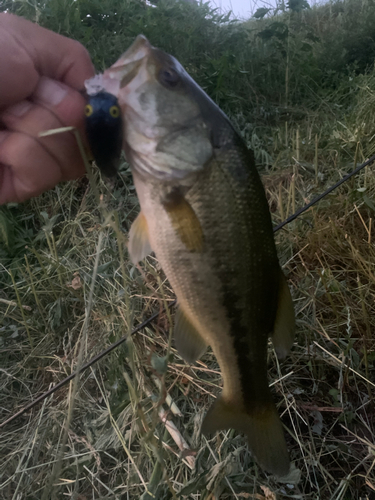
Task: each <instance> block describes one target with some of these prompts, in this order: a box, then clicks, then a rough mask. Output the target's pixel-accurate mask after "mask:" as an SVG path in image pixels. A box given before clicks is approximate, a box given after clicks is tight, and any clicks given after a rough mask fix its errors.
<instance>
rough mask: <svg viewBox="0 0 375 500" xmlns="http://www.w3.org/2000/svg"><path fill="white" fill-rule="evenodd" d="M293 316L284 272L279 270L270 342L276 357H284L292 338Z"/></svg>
mask: <svg viewBox="0 0 375 500" xmlns="http://www.w3.org/2000/svg"><path fill="white" fill-rule="evenodd" d="M294 332H295V316H294V307H293V301H292V296H291V295H290V290H289V287H288V283H287V281H286V278H285V276H284V273H283V272H282V271H281V270H280V284H279V295H278V304H277V313H276V320H275V324H274V329H273V333H272V343H273V345H274V348H275V351H276V354H277V357H278V358H279V359H284V358H285V357H286V355H287V354H288V353H289V351H290V349H291V347H292V345H293V340H294Z"/></svg>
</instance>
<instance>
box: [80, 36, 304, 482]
mask: <svg viewBox="0 0 375 500" xmlns="http://www.w3.org/2000/svg"><path fill="white" fill-rule="evenodd" d="M100 78H101V80H100V82H101V83H100V85H102V86H103V88H105V89H106V90H107V91H109V92H112V93H113V94H114V95H115V96H116V97H117V98H118V102H119V106H120V107H121V110H122V115H123V120H124V135H123V147H124V151H125V156H126V158H127V161H128V162H129V163H130V166H131V170H132V175H133V179H134V184H135V187H136V191H137V195H138V198H139V202H140V207H141V211H140V213H139V215H138V216H137V218H136V219H135V221H134V223H133V224H132V227H131V229H130V232H129V245H128V249H129V254H130V257H131V260H132V261H133V263H137V262H139V261H141V260H142V259H144V258H145V257H146V256H147V255H148V254H149V253H150V252H152V251H153V252H155V255H156V257H157V259H158V261H159V263H160V264H161V267H162V268H163V270H164V272H165V274H166V276H167V278H168V280H169V282H170V283H171V285H172V288H173V290H174V292H175V294H176V297H177V303H178V307H177V311H176V315H175V325H174V340H175V345H176V348H177V350H178V352H179V353H180V355H181V356H182V358H184V360H185V361H186V362H188V363H194V362H196V361H197V360H198V359H199V358H200V357H201V356H202V355H203V354H204V353H205V351H206V349H207V347H208V346H210V347H211V348H212V351H213V353H214V354H215V356H216V359H217V361H218V364H219V366H220V370H221V374H222V379H223V388H222V393H221V395H219V397H218V398H217V399H216V401H215V402H214V403H213V405H212V406H211V408H210V409H209V410H208V412H207V414H206V416H205V418H204V420H203V424H202V432H203V433H205V434H210V433H213V432H216V431H219V430H224V429H229V428H233V429H236V430H237V431H239V432H242V433H244V434H246V436H247V440H248V445H249V449H250V450H251V452H252V454H253V456H254V457H255V459H256V460H257V461H258V463H259V464H260V466H261V467H262V468H264V469H265V470H266V471H268V472H270V473H272V474H274V475H276V476H285V475H286V474H287V473H288V471H289V469H290V458H289V453H288V449H287V444H286V440H285V436H284V431H283V426H282V423H281V420H280V418H279V416H278V413H277V409H276V406H275V403H274V401H273V398H272V394H271V391H270V389H269V385H268V378H267V351H268V338H269V337H271V338H272V342H273V345H274V348H275V351H276V353H277V355H278V357H279V358H280V359H283V358H285V356H286V355H287V354H288V352H289V351H290V349H291V347H292V344H293V340H294V331H295V316H294V309H293V302H292V298H291V294H290V291H289V287H288V284H287V280H286V278H285V276H284V274H283V272H282V269H281V267H280V264H279V261H278V257H277V253H276V246H275V241H274V236H273V230H272V221H271V216H270V211H269V207H268V202H267V199H266V195H265V191H264V188H263V184H262V182H261V179H260V176H259V173H258V171H257V168H256V165H255V160H254V155H253V153H252V151H250V150H249V149H248V148H247V146H246V144H245V143H244V141H243V139H242V138H241V136H240V135H239V133H238V132H237V131H236V130H235V128H234V126H233V125H232V124H231V122H230V121H229V119H228V117H227V116H226V115H225V114H224V113H223V111H222V110H221V109H220V108H219V107H218V106H217V105H216V104H215V103H214V102H213V101H212V100H211V99H210V97H209V96H208V95H207V94H206V93H205V92H204V91H203V89H202V88H200V87H199V86H198V84H197V83H196V82H195V81H194V80H193V79H192V78H191V77H190V75H189V74H188V73H187V72H186V71H185V69H184V68H183V67H182V65H181V64H180V63H179V62H178V61H177V60H176V59H175V58H174V57H173V56H171V55H169V54H167V53H165V52H163V51H162V50H159V49H157V48H155V47H153V46H152V45H151V44H150V42H149V41H148V40H147V39H146V38H145V37H144V36H142V35H139V36H138V37H137V38H136V40H135V42H134V43H133V45H131V47H130V48H129V49H128V50H127V51H126V52H125V53H124V54H123V55H122V56H121V57H120V59H119V60H118V61H117V62H116V63H115V64H114V65H113V66H111V67H110V68H108V69H107V70H106V71H105V72H104V73H103V75H101V77H100ZM89 85H90V83H89Z"/></svg>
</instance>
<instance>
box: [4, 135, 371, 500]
mask: <svg viewBox="0 0 375 500" xmlns="http://www.w3.org/2000/svg"><path fill="white" fill-rule="evenodd" d="M279 132H280V133H281V132H282V131H279ZM299 136H300V139H301V147H300V151H299V155H300V162H301V163H298V162H297V161H295V160H292V161H291V162H287V161H283V160H280V165H279V167H278V168H277V169H276V168H275V169H273V170H272V171H269V172H268V173H266V174H265V175H264V176H263V180H264V183H265V186H266V192H267V196H268V198H269V201H270V206H271V210H272V212H273V218H274V222H275V223H277V222H279V221H281V219H282V218H283V217H286V216H287V215H288V214H290V213H291V212H292V211H293V210H294V206H295V207H296V208H298V207H299V206H301V205H302V204H303V203H304V202H306V201H307V200H310V199H311V197H312V196H313V195H314V194H315V193H317V192H320V191H322V190H323V189H324V186H325V184H327V182H328V179H327V182H326V183H322V182H319V184H318V185H316V182H315V174H314V171H313V170H312V169H308V168H306V167H303V163H304V162H303V158H304V157H305V156H306V157H308V158H310V156H311V151H310V150H311V149H313V148H314V147H315V144H314V141H315V139H314V137H313V136H312V138H311V141H310V142H311V143H310V142H309V141H308V140H307V138H306V137H305V135H304V131H303V130H301V128H300V132H299ZM295 138H296V131H295V130H290V135H289V141H288V143H289V144H290V145H291V146H290V149H291V150H290V151H289V152H290V156H291V157H292V158H293V157H295V156H296V149H295V150H294V151H293V147H294V148H296V144H295ZM303 143H304V144H303ZM293 144H294V146H293ZM305 163H306V165H307V164H308V162H305ZM323 169H324V166H321V170H323ZM343 174H344V169H343V168H340V170H339V171H337V172H336V173H335V175H333V176H331V177H330V178H329V182H332V181H333V180H334V179H335V180H336V179H338V178H339V177H340V176H341V175H343ZM373 179H374V177H373V175H372V173H371V170H368V171H367V172H364V173H363V174H360V175H359V176H358V177H357V178H356V179H355V180H354V181H353V182H352V183H350V182H349V183H348V184H347V185H344V186H343V187H342V188H340V189H339V191H338V192H337V193H334V194H332V195H330V196H329V197H328V199H327V198H326V199H325V200H324V201H322V202H321V203H320V205H319V206H318V207H315V208H313V209H311V210H310V211H309V212H308V213H307V214H306V215H304V216H303V217H302V218H301V220H298V221H296V222H294V223H292V224H291V225H290V226H288V227H287V228H286V230H283V231H280V232H279V233H278V234H277V236H276V239H277V244H278V249H279V254H280V259H281V262H282V263H283V265H284V271H285V273H286V274H287V277H288V280H289V284H290V287H291V289H292V293H293V298H294V302H295V308H296V313H297V325H298V328H297V338H296V343H295V346H294V348H293V351H292V354H291V355H290V356H289V357H288V358H287V360H286V361H285V362H283V363H282V364H281V365H280V364H279V363H278V361H277V359H276V357H275V354H274V351H273V349H272V347H271V345H270V352H269V378H270V383H271V384H272V387H273V392H274V396H275V400H276V401H277V404H278V408H279V413H280V414H281V415H282V419H283V422H284V423H285V425H286V432H287V440H288V446H289V449H290V452H291V458H292V460H293V462H294V467H295V468H294V472H293V474H292V477H291V478H290V479H289V482H288V483H287V484H284V483H282V482H278V481H276V480H275V479H274V478H272V477H270V476H268V475H267V474H265V473H263V472H262V471H261V470H260V469H259V467H258V466H257V465H256V463H254V462H253V460H252V457H251V455H250V453H249V451H248V450H247V447H246V442H245V439H244V437H243V436H241V435H237V434H236V433H234V432H233V431H228V432H225V433H220V434H218V435H217V436H215V437H212V438H211V439H209V440H206V438H205V437H202V436H200V434H199V428H200V423H201V421H202V418H203V416H204V413H205V412H206V410H207V409H208V407H209V406H210V404H211V402H212V399H213V396H215V395H217V394H218V393H219V392H220V386H221V377H220V371H219V367H218V365H217V363H216V360H215V358H214V356H213V355H212V353H208V354H206V355H205V356H204V358H203V359H202V360H201V361H200V362H198V363H197V364H196V365H195V366H192V367H189V366H187V365H186V364H185V363H184V362H183V361H182V360H181V359H180V358H179V356H178V354H177V353H176V352H175V350H174V349H173V344H172V347H171V348H170V347H169V346H170V334H171V316H170V315H169V314H167V313H166V312H164V310H163V308H164V306H165V304H166V303H168V302H169V301H171V300H173V298H174V296H173V292H172V290H171V289H170V287H169V285H168V283H167V282H166V281H165V278H164V276H163V273H162V271H161V270H160V268H159V267H158V264H157V262H156V260H155V259H154V258H153V257H149V258H148V259H147V261H146V262H145V264H144V265H142V266H141V267H139V268H134V267H133V266H132V265H131V264H130V263H129V261H128V258H127V254H126V253H125V254H124V252H123V250H121V254H120V255H119V253H118V243H119V240H118V237H120V243H121V246H122V247H123V245H124V241H123V239H125V238H126V233H127V230H128V228H129V226H130V224H131V221H132V220H133V219H134V217H135V215H136V213H137V202H136V199H135V196H134V187H133V185H132V181H131V177H130V174H129V170H128V169H127V168H126V166H125V170H124V171H123V173H122V180H119V181H118V182H117V183H116V185H115V187H114V188H113V186H108V185H106V184H104V183H103V182H102V180H101V179H100V177H99V175H98V174H97V173H96V174H95V181H96V183H97V184H98V185H99V188H100V191H101V193H102V206H101V207H98V205H97V203H96V201H95V200H96V199H95V194H94V192H93V190H92V189H91V188H90V186H89V184H88V183H87V181H86V180H84V179H83V180H81V181H77V182H75V183H70V184H65V185H62V186H59V187H58V188H56V189H55V190H54V191H51V192H48V193H45V194H44V195H42V196H41V197H40V198H38V199H37V200H32V201H30V202H28V204H27V205H28V206H27V209H26V207H25V213H26V212H28V213H29V214H32V218H31V219H30V220H31V221H32V223H31V224H30V225H29V231H31V230H32V231H33V239H32V243H31V244H29V245H27V247H25V248H23V249H22V250H21V251H19V252H18V255H17V256H13V258H12V260H11V264H10V265H9V266H4V265H3V266H2V269H1V280H2V283H3V286H2V288H1V293H0V299H2V300H1V301H0V308H1V314H2V327H1V330H0V336H1V350H0V356H1V369H0V380H1V393H2V401H1V408H0V414H1V418H2V420H4V419H5V418H6V417H8V416H9V415H11V414H12V413H14V412H15V411H17V410H18V409H19V408H21V407H22V406H23V405H24V404H25V403H27V402H29V401H30V400H31V399H32V398H35V397H36V396H37V395H39V394H41V393H42V392H43V391H45V390H47V389H48V388H49V387H50V386H51V385H52V384H55V383H57V382H58V381H60V380H61V379H62V378H64V377H66V376H67V375H68V374H69V373H71V371H72V370H74V369H76V368H77V366H78V365H79V362H80V361H79V356H80V352H82V355H83V358H84V359H85V360H87V359H89V358H91V357H92V356H93V355H95V354H97V353H98V352H100V351H101V350H102V349H104V348H105V347H107V346H108V345H109V344H110V343H111V342H113V341H115V340H117V339H118V338H120V337H121V336H123V335H124V334H127V333H128V332H129V331H131V330H132V328H133V327H134V325H136V324H137V323H138V322H140V321H142V320H143V319H145V318H146V317H147V316H148V315H150V314H151V313H152V312H153V311H155V310H160V315H159V317H158V320H157V321H156V322H155V323H154V324H153V325H149V326H148V327H146V328H145V329H144V330H143V331H141V332H140V333H138V334H137V335H135V336H134V337H133V338H131V337H129V339H128V340H127V341H126V344H125V345H123V346H121V347H119V348H118V349H117V350H116V351H114V352H112V353H111V354H109V355H108V357H106V358H104V359H102V360H101V361H100V362H99V363H97V364H96V365H94V366H93V367H92V368H91V369H89V370H88V371H87V372H85V373H84V374H82V375H81V376H80V379H79V382H78V386H77V392H76V393H75V392H74V391H75V389H74V383H73V382H71V384H70V385H67V386H65V387H64V388H62V389H61V390H60V391H59V392H57V393H56V394H55V395H54V396H52V397H50V398H49V399H47V400H46V401H44V403H43V404H41V405H38V406H37V407H36V408H34V409H33V410H32V411H30V412H29V413H28V414H27V415H25V416H23V417H21V418H20V419H19V420H18V421H14V422H13V423H12V424H10V425H9V426H7V427H6V428H5V429H3V430H2V433H1V437H0V440H1V441H0V442H1V445H0V448H1V450H2V453H1V456H2V458H1V465H0V467H1V468H0V470H1V486H0V496H1V497H2V498H4V499H5V498H7V499H18V498H27V499H34V498H35V499H36V498H64V497H71V498H76V499H81V500H83V499H86V498H87V499H88V498H98V499H99V498H103V499H104V498H108V499H109V498H111V499H112V498H113V499H123V498H124V499H125V498H143V499H146V498H192V499H214V498H256V499H267V500H268V499H274V498H304V499H305V498H306V499H309V498H311V499H313V498H314V499H315V498H319V499H320V498H322V499H335V500H336V499H351V498H372V495H373V492H375V470H374V464H375V453H374V452H375V448H374V444H373V431H374V423H375V422H374V414H375V413H374V400H373V393H374V360H375V339H374V337H373V333H372V332H373V330H374V319H373V317H374V315H373V314H372V312H373V309H374V298H375V294H374V283H375V274H374V272H373V262H375V250H374V243H373V241H374V240H373V238H374V236H373V230H372V229H371V230H370V229H369V228H370V227H371V228H372V224H373V210H372V209H371V208H369V206H368V203H370V205H371V201H370V202H369V201H368V200H371V199H373V198H374V195H375V182H374V180H373ZM363 186H366V190H365V191H363ZM358 189H359V191H358ZM365 197H366V199H367V202H368V203H367V204H366V199H365ZM68 207H69V208H68ZM103 207H105V209H103ZM12 210H14V209H12V208H10V209H8V211H10V212H12ZM111 210H115V212H112V216H108V215H107V211H111ZM114 213H115V214H117V217H118V221H116V217H114V215H113V214H114ZM30 220H28V221H27V222H28V223H30ZM117 223H118V224H119V227H120V228H121V232H119V231H118V230H116V224H117ZM95 275H96V279H94V278H95ZM172 315H173V314H172ZM81 350H82V351H81ZM169 350H170V352H171V354H172V358H170V356H168V351H169ZM73 395H74V397H73ZM67 420H69V421H70V424H69V426H68V430H67V432H66V430H65V429H66V422H67ZM173 426H175V427H173ZM63 445H64V446H63ZM56 464H58V468H57V469H56ZM51 474H52V475H51ZM51 478H52V479H53V481H52V483H51ZM43 492H44V497H43V496H42V494H43ZM153 495H155V496H153Z"/></svg>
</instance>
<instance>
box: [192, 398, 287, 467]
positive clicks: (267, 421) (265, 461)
mask: <svg viewBox="0 0 375 500" xmlns="http://www.w3.org/2000/svg"><path fill="white" fill-rule="evenodd" d="M228 428H233V429H236V430H238V431H240V432H244V433H245V434H246V435H247V438H248V443H249V448H250V450H251V452H252V453H253V455H254V456H255V457H256V459H257V461H258V462H259V464H260V465H261V466H262V467H263V468H264V469H265V470H267V471H268V472H270V473H272V474H274V475H276V476H279V477H281V476H285V475H286V474H287V473H288V471H289V467H290V460H289V453H288V450H287V447H286V442H285V437H284V431H283V427H282V423H281V421H280V418H279V415H278V414H277V411H276V407H275V405H274V404H273V402H272V401H270V402H264V403H262V404H259V406H258V408H254V409H253V410H250V411H246V410H245V409H243V408H241V407H240V406H238V405H236V404H235V403H233V402H232V401H231V402H226V401H225V400H224V398H223V397H219V398H218V399H217V400H216V401H215V403H214V404H213V405H212V406H211V408H210V409H209V411H208V413H207V415H206V417H205V419H204V421H203V425H202V432H203V433H204V434H206V433H212V432H215V431H218V430H224V429H228Z"/></svg>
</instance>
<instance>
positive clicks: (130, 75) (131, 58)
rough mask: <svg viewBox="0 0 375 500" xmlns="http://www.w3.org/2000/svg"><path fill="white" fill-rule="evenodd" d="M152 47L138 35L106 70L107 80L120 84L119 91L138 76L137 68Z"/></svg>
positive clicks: (144, 38)
mask: <svg viewBox="0 0 375 500" xmlns="http://www.w3.org/2000/svg"><path fill="white" fill-rule="evenodd" d="M152 48H153V47H152V45H151V44H150V42H149V41H148V40H147V38H146V37H145V36H144V35H138V36H137V38H136V39H135V41H134V42H133V44H132V45H131V46H130V47H129V48H128V50H127V51H126V52H125V53H124V54H123V55H122V56H121V57H120V59H118V61H116V62H115V64H113V66H111V67H110V68H109V70H107V72H106V73H107V74H108V76H109V78H111V79H115V80H117V81H119V82H120V89H121V88H124V87H126V86H127V85H128V84H129V83H130V82H131V81H132V80H133V79H134V77H135V76H136V75H137V74H138V72H139V68H140V66H141V65H142V63H143V62H144V60H145V58H146V59H147V58H148V57H149V56H150V54H151V51H152Z"/></svg>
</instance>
